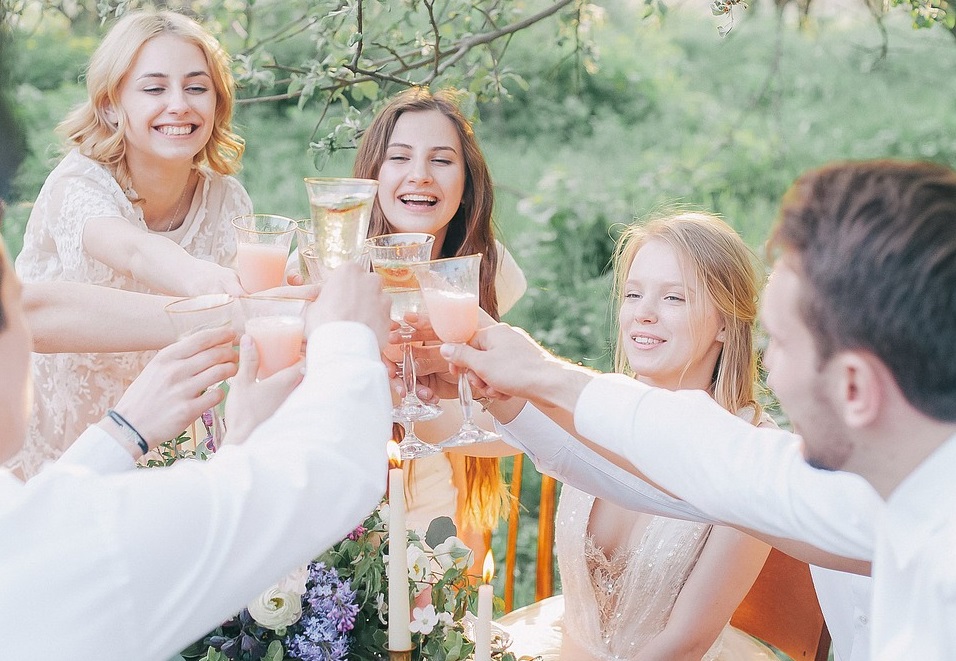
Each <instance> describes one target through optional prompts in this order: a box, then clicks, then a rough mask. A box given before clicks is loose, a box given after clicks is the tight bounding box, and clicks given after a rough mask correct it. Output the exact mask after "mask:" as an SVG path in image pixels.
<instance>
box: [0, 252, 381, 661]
mask: <svg viewBox="0 0 956 661" xmlns="http://www.w3.org/2000/svg"><path fill="white" fill-rule="evenodd" d="M388 309H389V301H388V299H387V297H386V296H385V295H384V294H382V292H381V286H380V281H379V278H378V277H377V276H375V275H372V274H368V273H363V272H361V270H360V269H359V267H358V266H357V265H347V266H345V267H343V268H342V269H341V270H338V271H336V272H335V273H334V274H333V275H332V276H331V278H330V280H329V281H328V283H327V284H326V286H325V288H324V290H323V292H322V295H321V296H320V297H319V299H318V300H317V301H316V302H315V303H313V304H311V305H310V307H309V310H308V312H307V315H308V319H307V327H308V328H309V329H310V334H309V338H308V349H307V359H306V363H307V364H306V367H307V369H306V373H305V376H304V378H302V380H301V383H300V384H299V385H298V386H297V387H296V388H295V390H293V391H292V393H291V395H289V396H288V398H287V399H285V401H284V402H282V403H281V404H279V401H280V400H281V399H282V396H283V395H285V394H286V393H287V392H288V391H289V390H290V389H291V388H292V386H294V385H295V384H296V382H298V380H299V376H297V372H298V371H299V370H300V369H301V366H299V367H294V368H290V369H289V370H287V371H286V373H284V374H282V375H281V376H279V375H277V376H279V379H277V380H276V381H273V380H272V379H267V380H264V381H262V382H260V383H256V381H255V374H256V368H257V360H256V358H255V350H254V348H253V346H252V343H251V340H250V339H249V338H248V337H244V338H242V342H241V343H240V354H241V355H240V366H239V372H238V374H237V376H236V377H235V379H234V380H233V389H232V391H231V396H230V405H231V406H230V408H231V410H232V412H233V413H235V409H237V408H238V412H239V415H238V416H235V417H233V418H232V419H233V420H235V421H236V424H235V425H234V426H233V427H230V435H239V436H245V433H246V431H245V430H248V431H249V432H250V433H249V435H248V439H247V440H246V441H245V443H244V444H242V445H227V446H226V447H224V448H222V449H221V450H220V451H219V452H217V454H216V455H215V457H214V458H213V459H212V460H210V461H208V462H192V461H190V462H179V463H178V464H176V465H174V466H172V467H170V468H165V469H162V468H157V469H149V470H133V469H134V459H135V458H138V457H139V456H141V454H142V449H141V448H142V444H145V445H147V446H148V447H147V449H149V448H152V447H155V446H156V445H157V444H158V443H160V442H162V441H164V440H167V439H169V438H170V437H172V436H173V435H174V434H175V433H176V432H177V431H178V430H179V429H182V428H183V427H185V426H186V425H187V424H188V422H189V421H190V420H193V419H195V418H196V417H197V416H198V414H199V413H200V412H201V411H202V410H203V409H204V408H208V407H209V406H210V404H211V399H210V398H212V400H215V399H218V398H219V397H220V396H221V395H218V394H216V393H214V392H211V391H209V392H207V393H206V394H205V395H203V394H199V395H197V394H196V393H203V392H204V391H205V390H206V389H207V388H208V387H209V386H211V385H212V384H214V383H216V382H217V381H219V380H220V379H222V378H224V377H227V376H230V375H232V374H234V373H236V368H235V365H234V359H233V358H232V355H233V351H232V349H231V346H230V345H231V333H230V332H229V331H228V330H209V331H203V332H200V333H197V334H195V335H193V336H191V337H189V338H187V339H185V340H183V341H181V342H179V343H177V344H175V345H172V346H170V347H168V348H167V349H164V350H163V351H161V352H160V353H159V354H158V355H157V357H156V359H154V361H153V362H151V363H150V365H149V366H148V367H147V370H146V371H144V373H143V375H142V376H141V377H140V378H139V379H137V381H136V382H134V384H133V385H132V386H131V387H130V389H129V390H128V391H127V393H126V394H125V395H124V396H123V398H122V399H121V400H120V402H118V403H117V404H116V407H115V411H116V412H118V413H120V414H121V418H122V422H123V423H125V424H121V423H119V422H117V421H115V420H113V419H111V418H105V419H104V420H103V421H102V422H101V423H100V424H99V425H94V426H92V427H90V428H89V429H88V430H87V431H86V432H85V433H84V434H83V435H82V436H81V437H80V439H78V440H77V442H76V443H75V444H74V445H73V446H72V447H71V448H70V450H69V451H68V452H67V453H66V454H65V455H64V456H63V457H62V458H61V459H60V461H58V462H56V463H55V464H53V465H52V466H51V467H50V468H48V469H47V470H46V471H44V472H42V473H41V474H39V475H38V476H37V477H35V478H34V479H32V480H30V481H29V482H27V483H23V482H21V481H20V480H19V479H18V478H16V477H15V476H13V475H12V474H11V473H10V472H9V471H7V470H6V469H0V640H2V641H3V644H2V649H3V654H2V656H3V657H4V658H11V659H13V658H16V659H39V658H44V659H74V660H81V661H82V660H86V659H89V660H94V659H96V660H102V659H117V660H124V661H125V660H127V659H146V660H149V659H155V660H157V661H163V660H165V659H168V658H169V657H170V656H171V655H173V654H175V653H176V652H177V651H179V650H181V649H183V648H184V647H185V646H186V645H188V644H189V643H191V642H193V641H195V640H196V639H198V638H200V637H201V636H202V635H203V634H204V633H206V632H208V631H210V630H211V629H213V628H214V627H215V626H216V625H218V624H219V623H221V622H222V621H224V620H225V619H227V618H228V617H230V616H231V615H233V614H234V613H236V612H238V611H239V610H241V609H242V608H243V607H244V606H245V605H246V604H248V603H249V602H250V601H251V600H252V599H253V598H254V597H255V596H256V595H257V594H259V593H260V592H261V591H262V590H263V589H265V588H266V587H268V586H269V585H271V584H272V583H274V582H276V581H277V580H278V579H279V578H281V577H282V576H284V575H286V574H288V573H289V572H290V571H291V570H293V569H295V568H296V567H299V566H302V565H304V564H305V563H307V562H308V561H309V560H311V559H312V558H314V557H315V556H316V555H318V554H319V553H321V552H322V551H323V550H325V549H326V548H328V547H329V546H330V545H331V544H333V543H335V542H336V541H338V540H340V539H342V538H343V537H344V536H345V535H346V534H347V533H349V532H350V531H351V530H352V529H353V528H354V527H355V525H357V524H358V523H360V522H361V520H362V519H363V518H364V517H365V516H366V515H367V514H368V513H369V512H370V511H371V510H372V509H373V508H374V507H375V506H376V505H377V503H378V501H379V499H380V498H381V496H382V494H383V492H384V488H385V476H386V468H387V461H386V457H385V440H387V439H388V437H389V435H390V432H391V413H390V411H391V399H390V395H389V391H388V385H387V378H386V373H385V367H384V365H383V364H382V361H381V358H380V353H379V352H380V349H381V347H382V346H383V345H384V341H385V339H386V335H387V331H388V326H389V319H388ZM107 323H108V322H107V321H106V320H104V326H105V325H106V324H107ZM104 332H108V330H106V329H105V330H104ZM30 347H31V339H30V333H29V329H28V328H27V327H26V324H25V321H24V314H23V310H22V309H21V305H20V283H19V282H18V280H17V278H16V275H15V274H14V272H13V269H12V267H11V263H10V259H9V257H8V255H7V253H6V250H5V248H3V246H2V245H0V372H2V373H3V379H2V380H0V462H2V461H3V460H4V459H6V458H8V457H9V456H11V455H12V454H13V453H14V452H16V451H17V450H18V449H19V447H20V444H21V443H22V439H23V435H24V431H25V426H26V422H27V420H26V418H27V415H28V412H29V411H30V406H29V398H30V393H31V385H30ZM233 398H235V400H233ZM212 403H214V401H212ZM233 403H234V404H235V405H233ZM276 405H278V409H277V410H276V409H275V406H276ZM273 410H274V411H275V412H274V414H273V415H271V416H270V415H269V414H271V413H272V412H273ZM227 415H230V413H228V412H227ZM264 418H268V419H266V420H265V421H264V422H262V424H258V425H256V423H257V422H258V421H259V420H262V419H264ZM250 421H251V422H250ZM131 429H135V432H132V431H130V430H131Z"/></svg>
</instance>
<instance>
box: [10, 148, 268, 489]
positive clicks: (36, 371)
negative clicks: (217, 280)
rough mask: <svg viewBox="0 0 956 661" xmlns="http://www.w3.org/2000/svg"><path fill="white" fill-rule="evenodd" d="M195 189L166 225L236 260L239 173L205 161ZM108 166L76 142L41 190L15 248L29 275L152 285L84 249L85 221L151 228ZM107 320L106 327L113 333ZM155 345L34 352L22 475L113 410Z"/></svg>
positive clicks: (16, 463)
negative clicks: (176, 221)
mask: <svg viewBox="0 0 956 661" xmlns="http://www.w3.org/2000/svg"><path fill="white" fill-rule="evenodd" d="M199 174H200V185H199V186H198V187H197V189H196V194H195V196H194V197H193V200H192V203H191V205H190V207H189V211H188V212H187V214H186V219H185V221H184V222H183V224H182V226H181V227H179V228H177V229H175V230H172V231H171V232H159V234H162V235H163V236H166V237H167V238H169V239H170V240H172V241H175V242H176V243H178V244H179V245H180V246H182V247H183V248H184V249H185V250H186V252H188V253H189V254H191V255H192V256H193V257H198V258H200V259H205V260H209V261H212V262H216V263H217V264H221V265H223V266H230V267H231V266H234V263H235V258H236V238H235V232H234V231H233V229H232V227H231V225H230V220H231V219H232V218H233V217H235V216H237V215H240V214H244V213H251V212H252V202H251V200H250V199H249V195H248V194H247V193H246V191H245V189H244V188H243V187H242V184H240V183H239V181H238V180H236V179H235V178H233V177H227V176H223V175H220V174H218V173H216V172H213V171H212V170H209V169H208V168H199ZM135 196H136V195H135V192H133V191H129V195H128V194H127V192H125V191H123V189H121V188H120V186H119V184H118V183H117V182H116V180H115V179H114V178H113V175H112V174H111V173H110V172H109V170H107V169H106V168H105V167H103V166H102V165H100V164H99V163H97V162H96V161H93V160H91V159H89V158H87V157H86V156H83V155H82V154H80V153H79V152H78V151H76V150H73V151H71V152H70V153H69V154H67V156H66V157H65V158H64V159H63V160H62V161H61V162H60V164H59V165H57V166H56V168H54V170H53V172H51V173H50V175H49V177H47V179H46V182H45V183H44V184H43V187H42V188H41V189H40V194H39V196H38V197H37V200H36V203H35V204H34V207H33V211H32V212H31V213H30V219H29V221H28V222H27V227H26V232H25V233H24V237H23V249H22V251H21V252H20V254H19V256H18V257H17V261H16V270H17V274H18V275H19V276H20V278H21V279H22V280H23V281H24V282H51V281H69V282H84V283H90V284H95V285H103V286H106V287H113V288H116V289H124V290H127V291H136V292H146V293H156V292H152V291H151V290H150V289H149V288H147V287H145V286H144V285H142V284H140V283H139V282H137V281H135V280H133V279H131V278H129V277H127V276H124V275H122V274H119V273H117V272H116V271H114V270H113V269H111V268H110V267H108V266H106V265H105V264H103V263H102V262H99V261H97V260H95V259H94V258H93V257H92V256H90V254H89V253H87V252H86V251H85V250H84V249H83V230H84V228H85V226H86V221H87V220H88V219H89V218H95V217H104V216H111V217H121V218H124V219H126V220H127V221H128V222H129V223H130V224H131V225H134V226H136V227H140V228H142V229H144V230H146V229H147V227H146V222H145V221H144V219H143V212H142V209H141V208H140V207H139V206H136V205H134V204H133V203H132V202H131V201H130V198H131V197H134V198H135ZM109 325H110V320H109V319H103V332H104V333H109V332H110V331H109ZM155 353H156V352H155V351H135V352H125V353H57V354H37V353H35V354H33V381H34V404H33V414H32V416H31V418H30V428H29V433H28V436H27V439H26V440H25V442H24V445H23V449H22V450H21V451H20V452H19V453H18V454H17V455H16V456H14V457H13V458H12V459H11V460H10V461H9V462H8V464H7V465H8V467H10V468H12V469H18V470H19V471H20V472H22V473H23V475H24V477H31V476H33V475H35V474H36V473H38V472H39V471H40V468H41V466H42V465H43V463H45V462H46V461H51V460H55V459H56V458H57V457H59V456H60V455H61V454H63V452H64V450H66V449H67V448H68V447H69V446H70V444H72V443H73V441H74V440H76V439H77V438H78V437H79V435H80V434H81V433H83V432H84V431H85V430H86V428H87V427H88V426H90V425H91V424H93V423H95V422H97V421H98V420H99V419H100V418H102V417H103V415H104V414H105V413H106V409H107V408H109V407H110V406H112V405H113V404H115V403H116V402H117V400H119V398H120V396H122V394H123V392H124V391H125V390H126V388H127V387H128V386H129V384H130V383H132V381H133V379H135V378H136V377H137V376H139V373H140V372H142V371H143V368H144V367H145V366H146V363H147V362H149V360H150V359H151V358H152V357H153V356H154V355H155Z"/></svg>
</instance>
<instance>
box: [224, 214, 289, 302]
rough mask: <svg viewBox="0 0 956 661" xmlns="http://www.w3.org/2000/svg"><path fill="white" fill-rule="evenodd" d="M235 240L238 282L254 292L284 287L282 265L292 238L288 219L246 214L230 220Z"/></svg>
mask: <svg viewBox="0 0 956 661" xmlns="http://www.w3.org/2000/svg"><path fill="white" fill-rule="evenodd" d="M232 225H233V227H235V228H236V239H237V241H238V246H237V253H236V258H237V262H238V267H239V282H240V283H241V284H242V288H243V289H245V290H246V291H247V292H249V293H250V294H251V293H254V292H257V291H262V290H263V289H271V288H272V287H279V286H280V285H283V284H285V265H286V260H287V259H288V257H289V250H290V249H291V247H292V237H293V236H295V230H296V224H295V221H294V220H292V219H291V218H286V217H285V216H274V215H270V214H248V215H245V216H237V217H235V218H233V220H232Z"/></svg>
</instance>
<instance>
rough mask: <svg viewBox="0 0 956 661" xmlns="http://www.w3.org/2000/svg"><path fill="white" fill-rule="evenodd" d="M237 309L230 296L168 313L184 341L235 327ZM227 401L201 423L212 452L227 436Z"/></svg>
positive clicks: (190, 301) (193, 300) (184, 303)
mask: <svg viewBox="0 0 956 661" xmlns="http://www.w3.org/2000/svg"><path fill="white" fill-rule="evenodd" d="M235 307H236V305H235V299H234V298H233V297H232V296H230V295H229V294H202V295H201V296H192V297H189V298H181V299H179V300H177V301H173V302H172V303H170V304H169V305H167V306H166V308H165V310H166V315H167V316H168V317H169V320H170V322H171V323H172V325H173V328H174V329H175V330H176V337H178V338H179V339H182V338H184V337H186V336H188V335H192V334H193V333H197V332H199V331H201V330H205V329H207V328H220V327H224V326H232V325H233V316H234V311H235ZM215 387H217V388H220V389H222V390H223V391H224V392H228V387H227V386H226V385H225V383H224V382H220V383H219V384H217V385H216V386H215ZM224 401H225V399H223V402H220V403H219V404H218V405H217V406H216V407H214V408H212V409H209V410H208V411H206V412H205V413H204V414H203V416H202V423H203V425H204V426H205V427H206V432H207V434H208V438H207V440H206V447H208V448H209V449H210V450H215V449H216V448H218V447H220V446H221V445H222V442H223V439H224V438H225V435H226V424H225V419H224V417H223V416H224V412H225V408H224ZM194 436H195V435H194ZM198 440H199V439H198V438H195V437H194V438H193V441H194V442H197V443H198ZM175 452H176V457H177V458H181V457H182V456H183V455H182V448H181V447H180V446H179V445H176V446H175Z"/></svg>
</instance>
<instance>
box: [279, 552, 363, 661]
mask: <svg viewBox="0 0 956 661" xmlns="http://www.w3.org/2000/svg"><path fill="white" fill-rule="evenodd" d="M302 598H303V604H304V606H305V612H304V613H303V615H302V619H300V620H299V622H298V623H297V624H296V625H295V627H294V630H295V633H293V634H291V635H289V636H288V637H287V638H286V640H285V645H286V650H287V652H288V654H289V656H290V657H292V658H294V659H301V660H302V661H345V658H346V656H347V655H348V651H349V638H348V635H347V634H348V633H349V632H350V631H351V630H352V629H353V627H354V626H355V617H356V615H357V614H358V611H359V607H358V605H357V604H356V603H355V590H353V589H352V587H351V584H350V583H349V581H348V579H340V578H339V575H338V573H337V572H336V571H335V570H334V569H331V568H329V567H326V566H325V563H322V562H317V563H313V564H312V565H311V566H310V569H309V588H308V590H307V591H306V593H305V594H304V595H303V596H302Z"/></svg>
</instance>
